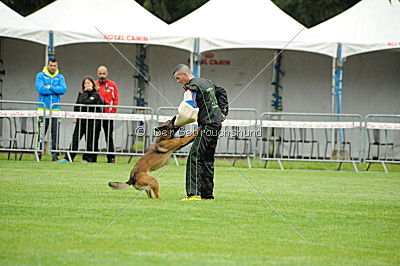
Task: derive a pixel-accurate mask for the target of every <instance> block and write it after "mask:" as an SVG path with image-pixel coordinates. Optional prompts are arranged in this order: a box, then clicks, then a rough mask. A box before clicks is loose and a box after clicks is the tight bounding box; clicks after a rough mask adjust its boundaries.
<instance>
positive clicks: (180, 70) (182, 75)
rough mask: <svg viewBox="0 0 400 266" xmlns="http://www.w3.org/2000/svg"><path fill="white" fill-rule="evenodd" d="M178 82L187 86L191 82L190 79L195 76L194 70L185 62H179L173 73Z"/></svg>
mask: <svg viewBox="0 0 400 266" xmlns="http://www.w3.org/2000/svg"><path fill="white" fill-rule="evenodd" d="M172 74H173V75H174V78H175V79H176V82H178V83H179V84H181V85H183V86H185V85H187V84H189V81H190V80H191V79H192V78H194V76H193V75H192V72H191V71H190V69H189V67H188V66H187V65H184V64H179V65H177V66H176V67H175V70H174V72H173V73H172Z"/></svg>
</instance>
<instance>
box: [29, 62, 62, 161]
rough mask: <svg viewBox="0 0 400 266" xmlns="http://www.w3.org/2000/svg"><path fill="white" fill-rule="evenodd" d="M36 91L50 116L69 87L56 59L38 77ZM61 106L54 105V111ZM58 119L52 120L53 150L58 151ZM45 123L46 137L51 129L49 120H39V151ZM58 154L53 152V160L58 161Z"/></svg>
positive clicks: (40, 106)
mask: <svg viewBox="0 0 400 266" xmlns="http://www.w3.org/2000/svg"><path fill="white" fill-rule="evenodd" d="M35 87H36V91H37V92H38V94H39V98H38V101H39V102H42V103H44V105H45V108H46V113H47V114H50V106H51V105H52V104H54V103H60V98H61V95H63V94H64V93H65V92H66V91H67V85H66V84H65V78H64V76H63V75H61V74H60V71H59V70H58V62H57V60H56V59H55V58H50V59H49V61H48V62H47V66H45V67H44V68H43V70H42V72H40V73H38V74H37V75H36V82H35ZM38 107H39V108H38V109H39V110H43V105H38ZM60 109H61V108H60V106H59V105H53V111H58V110H60ZM57 121H58V120H57V118H52V119H51V149H52V150H56V149H57V146H58V145H57V141H58V140H57V135H58V134H57V132H58V125H57ZM43 122H44V124H45V127H44V128H45V129H44V134H43V138H44V135H46V133H47V129H48V127H49V119H48V118H47V119H45V121H43V117H41V118H39V127H38V128H39V138H38V144H37V145H38V149H39V150H42V145H43V141H42V138H41V137H40V136H41V132H40V130H41V125H42V123H43ZM57 156H58V154H57V153H55V152H53V153H52V154H51V157H52V160H53V161H57V159H58V158H57ZM39 159H41V154H39Z"/></svg>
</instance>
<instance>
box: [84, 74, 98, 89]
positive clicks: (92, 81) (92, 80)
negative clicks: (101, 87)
mask: <svg viewBox="0 0 400 266" xmlns="http://www.w3.org/2000/svg"><path fill="white" fill-rule="evenodd" d="M86 80H89V81H90V82H91V83H92V84H93V90H95V91H96V90H97V85H96V82H95V81H94V79H93V78H92V77H91V76H86V77H84V78H83V80H82V90H81V92H83V91H84V90H85V81H86Z"/></svg>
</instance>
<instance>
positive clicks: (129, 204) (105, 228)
mask: <svg viewBox="0 0 400 266" xmlns="http://www.w3.org/2000/svg"><path fill="white" fill-rule="evenodd" d="M173 162H174V160H171V162H170V163H169V164H168V165H167V167H165V168H164V169H163V170H162V171H161V172H160V173H159V174H158V175H157V176H156V177H155V178H154V179H153V181H151V182H150V184H148V185H147V186H146V188H145V189H144V190H141V191H140V192H139V194H137V195H136V197H135V198H133V199H132V200H131V201H130V202H129V203H128V204H127V205H126V206H125V207H124V208H123V209H122V211H120V212H119V214H118V215H117V216H115V218H114V219H112V220H111V221H110V222H109V223H108V224H107V225H106V226H105V227H104V229H103V230H101V231H100V233H98V234H97V235H96V237H95V239H97V238H98V237H99V236H100V235H101V234H102V233H104V231H106V230H107V228H108V227H109V226H110V225H111V224H112V223H114V221H115V220H117V219H118V217H120V216H121V214H122V213H123V212H124V211H125V210H126V209H127V208H128V207H129V206H131V204H132V202H133V201H135V200H136V199H137V198H138V197H139V196H140V195H141V194H142V193H143V191H145V190H146V189H147V188H149V186H151V184H152V183H153V182H154V181H155V180H157V178H158V177H159V176H160V175H161V174H162V173H163V172H164V171H165V170H166V169H167V168H168V167H169V166H170V165H171V163H173Z"/></svg>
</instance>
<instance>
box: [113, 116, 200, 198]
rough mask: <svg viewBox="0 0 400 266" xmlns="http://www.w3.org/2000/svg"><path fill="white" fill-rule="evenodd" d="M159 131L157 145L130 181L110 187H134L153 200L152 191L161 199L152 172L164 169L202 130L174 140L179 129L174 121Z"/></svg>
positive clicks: (138, 162) (135, 169) (133, 170)
mask: <svg viewBox="0 0 400 266" xmlns="http://www.w3.org/2000/svg"><path fill="white" fill-rule="evenodd" d="M157 130H158V133H159V136H158V137H157V140H156V144H154V145H153V146H151V147H150V149H149V150H148V151H147V152H146V153H145V154H144V155H143V156H142V158H140V159H139V161H137V163H136V164H135V166H134V167H133V169H132V171H131V175H130V179H129V180H128V181H127V182H110V183H108V185H109V186H110V187H112V188H116V189H126V188H128V187H129V186H130V185H133V186H134V187H135V188H136V189H139V190H145V191H146V193H147V196H148V197H149V198H152V195H151V191H152V190H153V192H154V194H155V196H156V198H160V193H159V191H160V187H159V185H158V181H157V179H155V178H154V177H152V176H151V175H150V172H151V171H155V170H157V169H158V168H160V167H162V166H163V165H164V164H165V163H166V162H167V161H168V160H169V158H170V157H171V155H172V152H173V151H176V150H179V149H181V148H183V147H185V146H186V145H188V144H189V143H190V142H192V141H193V140H194V138H195V137H196V135H197V133H198V132H199V131H200V128H199V129H198V130H197V131H195V132H194V133H193V134H191V135H189V136H187V137H184V138H181V139H173V138H174V135H175V132H176V131H177V130H178V129H176V128H174V127H173V122H172V121H167V122H165V123H164V124H163V125H162V126H160V127H158V128H157Z"/></svg>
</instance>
